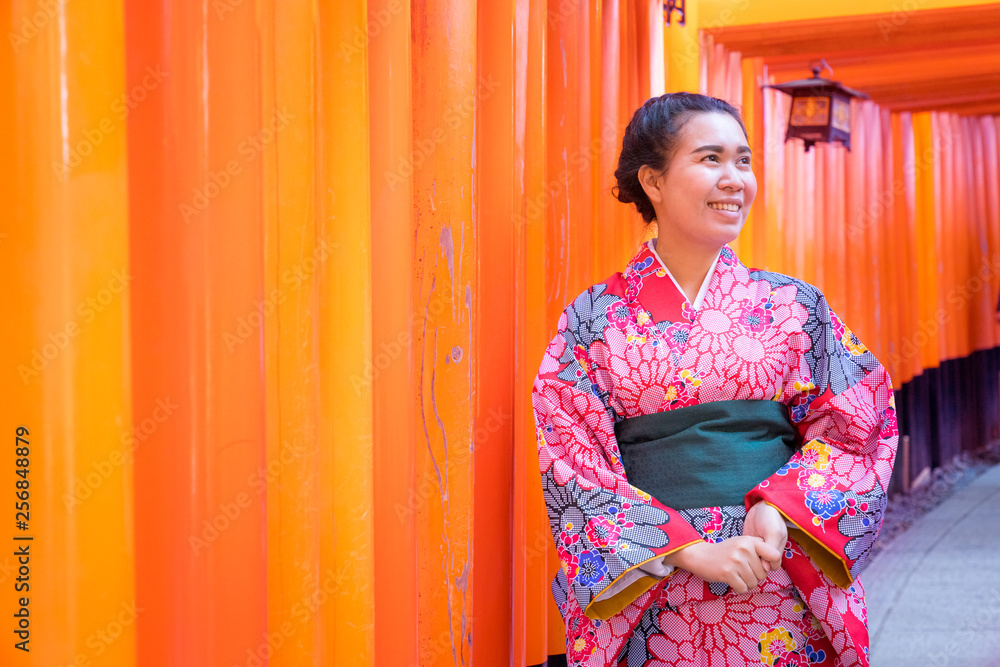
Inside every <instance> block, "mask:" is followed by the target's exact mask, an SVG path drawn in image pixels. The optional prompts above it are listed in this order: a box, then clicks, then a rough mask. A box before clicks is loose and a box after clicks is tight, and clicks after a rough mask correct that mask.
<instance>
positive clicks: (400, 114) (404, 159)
mask: <svg viewBox="0 0 1000 667" xmlns="http://www.w3.org/2000/svg"><path fill="white" fill-rule="evenodd" d="M373 18H374V19H375V22H372V23H370V24H369V23H368V21H370V20H372V19H373ZM365 25H366V30H363V31H362V40H361V41H362V43H363V44H366V45H367V47H368V82H369V87H370V97H369V106H368V108H369V110H370V114H369V119H368V123H369V141H370V151H371V167H370V171H369V174H370V185H369V187H370V188H371V198H372V200H371V201H372V204H371V215H372V226H371V230H372V232H371V237H372V240H371V252H372V307H371V313H372V357H373V360H374V362H375V364H376V365H375V366H374V368H373V369H372V377H373V382H372V390H373V397H372V398H373V411H374V428H373V431H372V436H373V477H374V480H373V483H374V491H373V493H374V499H373V510H374V540H373V544H372V546H373V550H374V570H375V573H376V574H378V573H383V572H385V573H390V572H391V573H392V574H391V576H376V578H375V584H374V585H375V609H374V615H375V628H374V632H375V664H376V665H377V666H378V667H398V666H399V665H412V664H419V663H418V659H419V656H418V645H417V633H418V627H417V607H418V603H419V599H418V594H417V535H416V528H415V524H416V511H417V510H418V509H419V504H420V499H419V497H418V496H417V495H416V490H415V482H414V480H415V475H414V460H415V453H414V446H415V437H416V436H415V431H414V429H415V425H416V422H415V419H416V414H415V410H416V408H415V405H416V385H415V382H416V380H415V376H414V372H413V364H414V349H415V348H414V342H413V328H414V322H415V320H414V316H415V310H414V307H415V306H414V296H413V295H414V292H413V290H414V283H415V279H414V256H413V249H414V246H413V226H414V223H415V220H414V216H413V189H412V188H413V172H412V165H413V162H412V155H413V143H412V132H413V116H412V108H413V100H412V97H411V81H412V76H413V71H412V62H411V56H410V53H411V48H410V44H411V34H410V3H408V2H402V3H400V2H393V0H371V2H369V3H368V20H366V24H365ZM369 26H370V27H369ZM374 26H380V27H379V30H378V34H377V36H376V38H374V39H372V38H370V37H367V36H366V35H372V34H373V33H374ZM351 43H353V41H352V42H351ZM341 104H343V102H341ZM380 354H384V355H385V357H382V358H381V363H379V361H380V357H379V355H380ZM380 366H381V367H380Z"/></svg>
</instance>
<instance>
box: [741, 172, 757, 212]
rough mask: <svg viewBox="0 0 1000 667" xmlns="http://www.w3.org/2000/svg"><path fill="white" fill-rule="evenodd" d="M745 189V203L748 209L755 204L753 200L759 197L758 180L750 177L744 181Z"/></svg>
mask: <svg viewBox="0 0 1000 667" xmlns="http://www.w3.org/2000/svg"><path fill="white" fill-rule="evenodd" d="M743 189H744V191H745V192H746V196H745V201H746V205H747V207H749V206H750V204H752V203H753V200H754V199H755V198H756V197H757V178H756V177H755V176H753V174H751V175H750V177H749V178H746V179H744V180H743Z"/></svg>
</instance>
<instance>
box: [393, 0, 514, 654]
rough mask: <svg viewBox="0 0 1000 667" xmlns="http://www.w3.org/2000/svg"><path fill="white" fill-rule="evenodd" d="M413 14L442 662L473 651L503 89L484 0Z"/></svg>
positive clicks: (428, 497) (428, 462) (429, 574)
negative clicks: (478, 441) (476, 476)
mask: <svg viewBox="0 0 1000 667" xmlns="http://www.w3.org/2000/svg"><path fill="white" fill-rule="evenodd" d="M413 16H414V24H413V30H412V35H413V70H412V75H413V155H414V162H415V164H414V170H413V215H414V226H413V230H412V233H413V238H414V273H413V280H414V285H413V298H414V310H415V314H416V317H415V319H414V323H413V327H414V332H413V340H414V342H415V348H414V351H415V358H414V365H415V375H416V377H415V381H416V387H415V388H416V397H415V399H416V407H415V410H416V419H417V426H416V434H417V440H416V442H417V443H418V444H417V447H416V448H415V452H416V461H415V463H416V465H415V471H416V480H415V485H414V490H415V492H416V496H417V498H418V502H417V508H416V514H415V516H416V519H417V521H416V530H417V544H418V547H419V548H418V552H417V587H418V595H419V596H420V599H421V600H422V601H423V600H426V601H430V600H433V601H435V602H434V603H433V604H420V605H419V606H418V623H419V640H420V655H421V664H422V665H429V666H432V665H445V664H448V665H451V664H454V663H455V661H456V660H457V661H459V662H460V661H461V660H463V659H466V658H467V657H468V656H469V654H470V650H471V643H472V638H471V636H470V635H469V633H468V632H467V630H464V629H466V628H469V627H470V625H469V624H470V615H471V614H472V610H473V596H474V593H473V587H474V586H475V580H474V574H473V572H472V570H471V567H472V561H471V559H472V554H473V548H472V541H473V532H472V519H473V513H474V507H473V488H472V481H473V469H474V460H475V452H474V451H473V445H474V435H475V429H474V419H475V414H476V405H475V393H474V387H475V383H476V381H477V377H476V368H475V366H476V363H477V355H478V350H479V337H478V331H477V329H478V322H477V319H476V318H477V313H478V311H479V303H480V299H481V298H482V297H481V295H480V294H479V288H478V285H477V278H478V276H477V269H478V267H479V266H480V262H481V261H482V254H481V253H482V252H486V251H491V250H493V249H489V248H488V246H486V245H485V244H483V243H482V242H481V241H480V238H479V236H478V231H477V229H476V226H475V223H474V221H475V218H474V212H475V209H474V206H475V201H476V194H477V193H476V190H475V185H474V182H473V173H474V171H473V168H474V166H475V165H478V164H479V158H478V155H477V154H476V151H475V149H476V144H475V140H476V134H475V132H476V128H475V118H476V110H475V104H476V101H477V97H478V98H479V99H480V100H482V98H483V97H487V96H491V95H493V94H494V93H496V92H497V91H496V90H495V88H494V83H493V81H491V80H490V79H489V76H488V75H487V78H486V79H482V78H480V77H478V76H477V73H478V70H477V46H476V34H477V33H476V25H477V13H476V6H475V5H474V4H470V3H466V2H460V1H459V0H425V1H423V2H417V3H415V4H414V5H413ZM497 85H499V84H497ZM421 154H422V155H423V160H422V163H420V164H416V162H417V157H416V156H419V155H421ZM492 186H493V184H491V187H492ZM484 306H488V304H484ZM484 342H485V341H484ZM482 381H483V382H488V381H489V380H488V378H487V377H483V378H482Z"/></svg>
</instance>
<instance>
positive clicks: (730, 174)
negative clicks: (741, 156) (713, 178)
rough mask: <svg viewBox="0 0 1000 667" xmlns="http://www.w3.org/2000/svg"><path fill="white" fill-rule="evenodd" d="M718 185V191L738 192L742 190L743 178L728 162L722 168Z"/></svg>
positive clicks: (733, 165) (734, 166)
mask: <svg viewBox="0 0 1000 667" xmlns="http://www.w3.org/2000/svg"><path fill="white" fill-rule="evenodd" d="M718 185H719V189H720V190H732V191H734V192H739V191H740V190H742V189H743V178H741V176H740V172H739V170H738V169H737V168H736V165H735V164H733V163H731V162H730V163H727V164H726V165H724V166H723V168H722V173H721V174H719V183H718Z"/></svg>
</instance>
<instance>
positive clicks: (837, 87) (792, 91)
mask: <svg viewBox="0 0 1000 667" xmlns="http://www.w3.org/2000/svg"><path fill="white" fill-rule="evenodd" d="M820 62H821V63H822V67H813V68H812V71H813V76H812V78H811V79H799V80H798V81H789V82H788V83H779V84H773V85H769V86H767V87H768V88H776V89H777V90H780V91H782V92H784V93H788V94H789V95H791V96H792V109H791V112H790V113H789V114H788V133H787V134H786V135H785V141H788V140H789V139H791V138H793V137H798V138H800V139H802V140H803V141H805V144H806V150H807V151H808V150H809V149H810V148H812V145H813V144H815V143H817V142H821V141H825V142H827V143H830V142H834V141H839V142H840V143H842V144H844V146H846V147H847V150H851V98H852V97H857V98H860V99H865V100H866V99H868V96H867V95H865V94H864V93H862V92H860V91H857V90H853V89H851V88H848V87H847V86H843V85H841V84H840V83H839V82H837V81H830V80H829V79H824V78H821V77H820V75H819V73H820V70H821V69H822V68H823V67H826V69H828V70H829V69H830V67H829V66H828V65H827V64H826V61H820ZM830 73H831V74H832V73H833V70H830Z"/></svg>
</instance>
